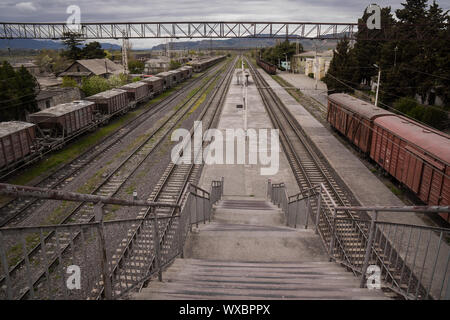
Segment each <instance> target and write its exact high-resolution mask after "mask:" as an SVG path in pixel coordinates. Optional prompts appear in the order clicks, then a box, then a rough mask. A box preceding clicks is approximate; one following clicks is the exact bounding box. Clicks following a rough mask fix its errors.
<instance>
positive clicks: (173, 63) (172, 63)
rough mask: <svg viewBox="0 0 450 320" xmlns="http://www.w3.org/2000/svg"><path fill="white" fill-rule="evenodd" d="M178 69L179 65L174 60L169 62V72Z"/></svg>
mask: <svg viewBox="0 0 450 320" xmlns="http://www.w3.org/2000/svg"><path fill="white" fill-rule="evenodd" d="M179 67H181V63H179V62H178V61H175V60H170V64H169V70H175V69H178V68H179Z"/></svg>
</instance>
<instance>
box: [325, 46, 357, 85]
mask: <svg viewBox="0 0 450 320" xmlns="http://www.w3.org/2000/svg"><path fill="white" fill-rule="evenodd" d="M355 66H356V59H355V54H354V50H352V49H351V48H350V43H349V40H348V39H347V38H344V39H342V40H340V41H339V42H338V44H337V46H336V50H334V52H333V58H332V59H331V63H330V68H329V69H328V72H327V74H326V75H325V78H324V80H323V81H324V82H325V83H326V84H327V87H328V92H329V93H337V92H352V91H353V89H352V88H351V87H354V86H355V82H354V81H355Z"/></svg>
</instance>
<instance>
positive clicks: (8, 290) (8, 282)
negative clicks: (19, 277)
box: [0, 231, 48, 300]
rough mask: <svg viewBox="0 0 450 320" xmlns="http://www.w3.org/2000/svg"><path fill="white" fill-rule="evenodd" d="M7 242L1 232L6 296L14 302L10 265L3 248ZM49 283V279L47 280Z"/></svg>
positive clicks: (0, 248)
mask: <svg viewBox="0 0 450 320" xmlns="http://www.w3.org/2000/svg"><path fill="white" fill-rule="evenodd" d="M4 243H5V242H4V241H3V234H2V232H1V231H0V262H1V263H2V267H3V272H4V273H5V280H6V294H7V298H8V300H12V298H13V297H12V290H11V279H10V277H9V264H8V260H7V259H6V252H5V248H4V247H3V244H4ZM47 281H48V279H47Z"/></svg>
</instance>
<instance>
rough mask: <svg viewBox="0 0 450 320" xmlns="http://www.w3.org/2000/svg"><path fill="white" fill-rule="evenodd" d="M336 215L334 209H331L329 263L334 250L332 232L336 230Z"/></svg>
mask: <svg viewBox="0 0 450 320" xmlns="http://www.w3.org/2000/svg"><path fill="white" fill-rule="evenodd" d="M336 215H337V209H336V207H335V208H334V209H333V224H332V226H331V240H330V261H332V260H333V249H334V238H335V235H334V230H335V229H336Z"/></svg>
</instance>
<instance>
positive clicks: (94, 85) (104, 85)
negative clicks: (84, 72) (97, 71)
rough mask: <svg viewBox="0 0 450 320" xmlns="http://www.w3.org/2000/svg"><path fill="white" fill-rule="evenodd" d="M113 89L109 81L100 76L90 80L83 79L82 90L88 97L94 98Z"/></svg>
mask: <svg viewBox="0 0 450 320" xmlns="http://www.w3.org/2000/svg"><path fill="white" fill-rule="evenodd" d="M109 89H111V86H110V84H109V82H108V80H107V79H105V78H103V77H99V76H92V77H89V78H83V80H82V84H81V90H83V92H84V94H85V95H86V96H92V95H94V94H97V93H99V92H102V91H106V90H109Z"/></svg>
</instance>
